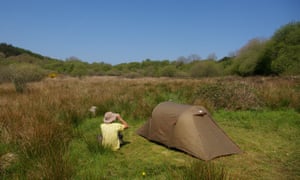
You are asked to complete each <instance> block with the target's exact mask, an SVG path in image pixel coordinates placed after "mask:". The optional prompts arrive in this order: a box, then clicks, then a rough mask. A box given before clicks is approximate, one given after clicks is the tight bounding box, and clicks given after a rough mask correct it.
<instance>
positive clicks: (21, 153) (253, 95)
mask: <svg viewBox="0 0 300 180" xmlns="http://www.w3.org/2000/svg"><path fill="white" fill-rule="evenodd" d="M168 100H171V101H174V102H178V103H185V104H196V105H204V106H205V107H207V108H208V109H209V110H210V112H211V113H212V115H213V117H214V119H215V120H216V121H217V123H218V124H219V125H220V127H221V128H222V129H223V130H224V131H225V132H226V133H227V134H228V135H229V136H230V137H231V138H232V139H233V140H234V141H235V142H236V143H237V144H238V145H239V146H240V148H241V149H242V150H243V153H242V154H239V155H233V156H226V157H221V158H217V159H214V160H212V161H209V162H204V161H202V160H198V159H196V158H193V157H191V156H189V155H187V154H185V153H182V152H180V151H176V150H171V149H168V148H165V147H163V146H160V145H158V144H155V143H151V142H149V141H147V140H145V139H144V138H142V137H140V136H138V135H137V134H136V130H137V129H138V128H139V127H140V126H142V125H143V123H144V122H145V121H146V120H147V118H148V117H149V116H150V115H151V112H152V109H153V108H154V107H155V106H156V105H157V104H158V103H160V102H162V101H168ZM91 106H97V108H98V109H97V112H96V115H95V116H93V115H92V114H91V113H90V112H89V108H90V107H91ZM0 109H1V110H0V178H1V179H200V177H202V178H203V179H299V178H300V152H299V149H300V142H299V139H300V114H299V111H300V77H250V78H240V77H224V78H204V79H170V78H140V79H127V78H119V77H83V78H80V79H79V78H69V77H68V78H66V77H57V78H55V79H45V80H43V81H41V82H34V83H30V84H28V86H27V90H26V91H25V92H24V93H16V91H15V89H14V86H13V84H10V83H5V84H0ZM106 111H114V112H118V113H120V114H122V116H123V117H124V119H125V120H126V121H127V122H128V123H129V125H130V128H129V129H128V130H126V131H125V132H124V139H125V140H126V141H127V142H128V144H126V145H125V146H123V147H122V148H121V149H120V150H119V151H117V152H112V151H110V150H108V149H104V148H103V147H101V146H100V145H99V144H98V143H97V135H98V134H99V133H100V129H99V125H100V123H101V121H102V118H103V114H104V112H106Z"/></svg>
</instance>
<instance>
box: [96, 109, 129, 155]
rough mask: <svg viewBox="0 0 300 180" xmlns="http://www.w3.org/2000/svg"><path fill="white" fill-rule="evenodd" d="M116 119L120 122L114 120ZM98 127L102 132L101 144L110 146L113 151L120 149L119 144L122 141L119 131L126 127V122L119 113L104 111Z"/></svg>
mask: <svg viewBox="0 0 300 180" xmlns="http://www.w3.org/2000/svg"><path fill="white" fill-rule="evenodd" d="M117 119H118V120H119V121H120V123H117V122H114V121H116V120H117ZM100 128H101V132H102V142H101V143H102V145H103V146H104V147H109V148H111V149H112V150H113V151H116V150H118V149H120V145H121V144H122V143H123V136H122V134H121V131H123V130H124V129H126V128H128V124H127V122H126V121H125V120H124V119H123V118H122V117H121V116H120V114H117V113H113V112H106V113H105V115H104V119H103V123H101V125H100Z"/></svg>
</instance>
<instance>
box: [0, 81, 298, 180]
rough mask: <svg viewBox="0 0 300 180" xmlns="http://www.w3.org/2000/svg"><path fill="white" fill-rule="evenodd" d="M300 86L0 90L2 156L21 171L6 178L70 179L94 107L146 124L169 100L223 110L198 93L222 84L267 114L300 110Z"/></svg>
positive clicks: (152, 84)
mask: <svg viewBox="0 0 300 180" xmlns="http://www.w3.org/2000/svg"><path fill="white" fill-rule="evenodd" d="M299 81H300V78H299V77H296V78H295V77H294V78H272V77H268V78H265V77H256V78H237V77H226V78H205V79H198V80H195V79H169V78H140V79H126V78H118V77H87V78H81V79H77V78H57V79H46V80H43V81H41V82H35V83H29V84H28V89H27V90H26V92H24V93H23V94H19V93H16V92H15V89H14V86H13V85H12V84H0V109H1V111H0V142H1V143H0V145H1V146H0V155H4V154H6V153H15V154H18V157H19V158H18V159H19V160H18V162H17V163H19V164H18V166H16V167H11V168H12V170H8V174H6V176H7V177H11V176H15V173H14V171H15V170H16V169H14V168H19V169H22V170H19V171H17V173H18V174H19V177H23V176H24V177H27V178H29V177H36V178H41V177H42V178H46V179H47V178H51V177H57V176H59V178H69V177H70V176H71V174H72V169H73V168H72V165H71V164H68V163H69V162H68V159H65V158H64V154H65V152H66V151H67V149H68V144H69V142H70V140H71V139H72V138H73V136H74V129H76V127H77V126H78V125H80V124H81V123H82V122H83V121H84V120H85V119H86V118H88V117H90V116H91V114H90V112H89V111H88V109H89V108H90V107H91V106H93V105H94V106H97V107H98V111H97V115H98V116H99V115H102V114H103V113H104V112H105V111H108V110H110V111H116V112H119V113H121V114H122V115H123V116H125V117H126V119H130V120H131V121H143V120H144V119H146V118H148V117H149V115H150V114H151V112H152V109H153V108H154V107H155V106H156V105H157V103H159V102H161V101H167V100H173V101H175V102H179V103H188V104H204V105H207V106H210V109H211V110H214V109H218V108H220V107H217V106H214V104H213V103H212V102H213V101H212V100H211V99H207V98H206V99H203V98H202V96H201V94H197V92H199V88H202V87H203V86H204V85H211V84H218V83H220V82H222V85H224V86H230V85H231V84H232V83H235V84H247V87H251V89H253V95H255V96H256V97H257V98H258V99H259V100H260V101H262V102H263V106H266V107H267V108H294V109H297V110H300V86H299ZM236 93H240V92H236ZM221 95H222V94H221ZM238 95H239V94H236V96H238ZM236 96H235V98H236ZM241 98H242V97H241ZM226 100H228V99H226V98H225V99H224V98H223V101H226ZM243 102H244V103H247V102H246V101H243ZM225 104H226V103H225ZM262 108H264V107H262ZM53 154H55V155H53ZM20 167H21V168H20ZM12 174H13V175H12Z"/></svg>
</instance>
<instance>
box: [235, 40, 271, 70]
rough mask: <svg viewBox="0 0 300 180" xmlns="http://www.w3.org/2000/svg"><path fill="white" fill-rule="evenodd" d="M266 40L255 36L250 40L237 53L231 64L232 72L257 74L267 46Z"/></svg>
mask: <svg viewBox="0 0 300 180" xmlns="http://www.w3.org/2000/svg"><path fill="white" fill-rule="evenodd" d="M266 42H267V41H266V40H265V39H260V38H255V39H252V40H250V41H249V42H248V43H247V44H246V45H245V46H243V47H242V48H241V49H240V50H239V51H238V52H237V54H236V57H235V58H234V62H233V64H232V66H231V71H232V73H236V74H238V75H241V76H250V75H255V72H256V68H257V65H258V63H259V62H260V60H261V56H262V54H263V52H264V49H265V47H266Z"/></svg>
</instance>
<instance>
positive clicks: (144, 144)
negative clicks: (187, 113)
mask: <svg viewBox="0 0 300 180" xmlns="http://www.w3.org/2000/svg"><path fill="white" fill-rule="evenodd" d="M214 117H215V118H216V120H217V121H218V123H219V125H220V126H221V127H222V128H223V129H224V130H225V131H226V132H227V134H228V135H229V136H230V137H231V138H232V139H233V140H234V141H235V142H236V143H237V144H238V145H239V146H240V147H241V149H242V150H243V151H244V152H243V154H240V155H233V156H227V157H222V158H218V159H215V160H213V161H211V162H207V163H203V162H202V161H201V160H197V159H195V158H193V157H191V156H189V155H187V154H185V153H182V152H180V151H176V150H170V149H168V148H165V147H164V146H161V145H158V144H155V143H152V142H149V141H147V140H145V139H144V138H142V137H140V136H138V135H137V134H136V133H135V132H136V130H137V129H138V128H139V127H140V126H141V125H142V124H143V121H138V122H136V121H133V120H129V122H130V124H131V127H130V128H129V129H128V130H127V131H125V132H124V137H125V140H126V141H129V142H130V143H129V144H126V145H125V146H123V147H122V148H121V149H120V150H119V151H117V152H111V151H110V150H107V149H105V150H103V149H101V146H99V145H98V144H97V139H96V135H97V133H100V129H99V124H100V123H101V121H102V117H101V116H100V117H97V118H92V119H86V120H85V122H84V123H83V124H82V125H80V126H79V127H78V131H80V132H81V133H80V134H81V135H80V136H77V138H74V139H73V140H72V142H71V146H70V147H71V149H70V151H69V154H68V156H69V157H70V159H72V160H73V161H72V164H77V169H76V170H75V172H76V173H75V174H74V176H73V178H74V179H82V178H85V177H90V178H91V179H95V178H98V179H99V178H100V179H118V178H120V179H140V178H142V177H143V174H142V173H143V172H145V173H146V176H147V177H143V178H148V179H174V178H176V179H185V178H184V177H188V178H187V179H199V177H203V174H207V173H203V174H201V170H203V171H205V172H207V171H208V170H212V171H215V172H220V173H221V175H220V176H225V177H224V178H221V179H226V178H228V179H229V178H231V179H297V178H298V177H299V175H300V174H299V172H300V169H299V167H300V166H299V165H300V164H299V163H300V156H299V155H300V154H299V138H300V127H299V119H300V115H299V114H298V113H297V112H295V111H293V110H287V111H238V112H231V111H224V110H220V111H217V112H215V113H214ZM90 146H93V148H90ZM206 168H207V169H208V170H207V169H206ZM214 168H215V169H216V170H214ZM222 171H224V172H222ZM212 174H213V173H212ZM206 179H209V178H206ZM212 179H215V178H212Z"/></svg>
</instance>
